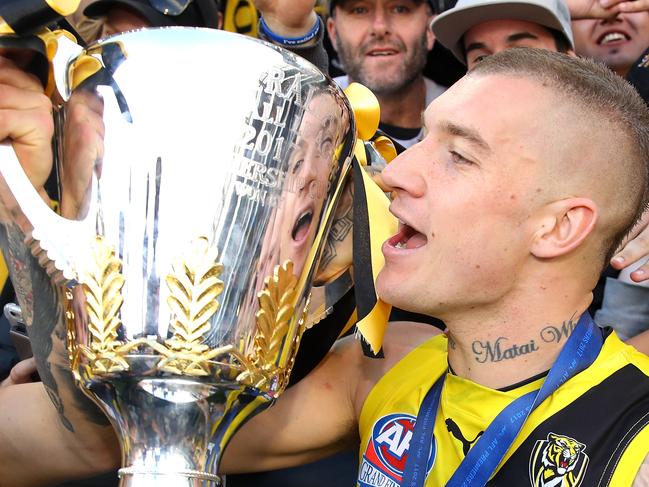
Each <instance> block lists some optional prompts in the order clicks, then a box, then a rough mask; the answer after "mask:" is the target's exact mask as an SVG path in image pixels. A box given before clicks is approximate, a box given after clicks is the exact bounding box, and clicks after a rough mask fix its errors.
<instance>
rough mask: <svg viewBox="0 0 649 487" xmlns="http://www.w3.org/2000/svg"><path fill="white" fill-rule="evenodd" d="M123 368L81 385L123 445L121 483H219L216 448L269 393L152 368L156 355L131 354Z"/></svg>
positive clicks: (146, 486) (207, 486) (148, 486)
mask: <svg viewBox="0 0 649 487" xmlns="http://www.w3.org/2000/svg"><path fill="white" fill-rule="evenodd" d="M124 360H125V361H126V362H127V363H128V365H129V367H128V370H127V371H124V372H120V373H113V374H111V375H110V376H107V377H104V378H100V377H97V376H95V377H94V378H93V379H92V380H89V381H87V382H85V383H84V384H83V385H84V387H85V390H86V392H87V393H89V394H90V395H91V397H93V399H94V400H95V401H97V402H98V404H99V405H100V406H101V407H102V409H103V410H104V412H105V413H106V414H107V415H108V417H109V418H110V419H111V420H112V422H113V425H114V426H115V429H116V431H117V434H118V437H119V439H120V443H121V447H122V465H124V466H125V467H124V468H122V469H120V470H119V472H118V474H119V477H120V479H121V480H120V484H119V485H120V487H154V486H155V487H223V486H224V485H225V480H224V478H223V477H220V476H218V475H216V472H217V471H218V465H219V460H220V455H221V452H222V451H223V448H224V447H225V444H226V443H227V440H228V439H229V437H230V436H231V435H232V434H233V433H234V431H236V429H237V428H238V426H239V425H240V424H241V422H242V421H244V420H245V419H247V418H248V417H250V416H251V415H252V414H254V413H256V412H259V411H260V410H262V409H264V408H265V407H266V406H267V405H268V404H269V403H270V401H271V399H270V398H269V397H267V396H265V395H264V394H263V393H261V392H260V391H258V390H255V389H253V388H250V387H246V386H243V385H241V384H239V383H236V382H234V381H232V380H224V379H220V380H219V378H218V376H219V375H220V376H221V377H228V375H227V374H229V373H230V371H229V369H228V364H222V366H221V367H220V368H219V367H217V365H215V371H214V375H212V376H209V377H189V376H181V375H173V374H168V373H164V372H160V371H156V372H152V371H153V370H155V369H154V367H155V364H156V363H157V361H158V360H159V357H157V356H151V355H129V356H125V357H124Z"/></svg>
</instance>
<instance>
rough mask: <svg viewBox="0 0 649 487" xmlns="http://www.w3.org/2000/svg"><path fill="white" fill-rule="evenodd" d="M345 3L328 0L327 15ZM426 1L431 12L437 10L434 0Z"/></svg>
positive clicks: (343, 1) (341, 0) (343, 0)
mask: <svg viewBox="0 0 649 487" xmlns="http://www.w3.org/2000/svg"><path fill="white" fill-rule="evenodd" d="M341 3H345V0H329V15H331V13H332V12H333V11H334V7H335V6H336V5H338V4H341ZM426 3H427V4H428V5H430V8H432V9H433V12H439V10H438V8H437V4H436V1H435V0H426Z"/></svg>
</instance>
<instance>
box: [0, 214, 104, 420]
mask: <svg viewBox="0 0 649 487" xmlns="http://www.w3.org/2000/svg"><path fill="white" fill-rule="evenodd" d="M0 239H1V240H3V241H4V242H3V247H4V248H5V249H8V253H9V260H8V262H7V264H8V267H9V269H10V273H11V279H12V282H13V283H14V285H15V287H16V294H17V297H18V301H19V304H20V306H21V309H22V310H23V314H24V316H25V317H26V318H27V319H26V324H27V326H28V334H29V338H30V341H31V345H32V351H33V353H34V358H35V360H36V366H37V368H38V373H39V375H40V377H41V380H42V382H43V386H44V387H45V390H46V391H47V394H48V396H49V397H50V400H51V401H52V404H53V405H54V407H55V408H56V411H57V412H58V414H59V418H60V419H61V422H62V424H63V426H64V427H65V428H66V429H68V430H69V431H74V427H73V425H72V422H71V421H70V419H69V417H68V416H66V411H65V406H64V405H65V404H68V406H71V407H72V408H73V409H76V410H77V411H80V412H82V413H83V415H84V416H85V418H86V419H87V420H88V421H90V422H93V423H95V424H100V425H107V424H109V422H108V420H107V419H106V417H105V416H104V415H103V414H102V413H101V412H100V411H99V410H98V408H97V406H95V404H94V403H93V402H92V401H90V399H88V398H87V397H86V396H85V395H84V394H83V392H82V391H81V390H80V389H79V388H78V387H76V385H75V384H74V379H73V377H72V374H71V372H70V369H69V362H68V357H67V350H66V331H65V330H66V328H65V318H64V310H63V307H62V305H61V298H60V296H59V293H58V290H57V288H56V287H55V286H54V285H53V284H52V282H51V280H50V278H49V276H48V275H47V273H46V272H45V270H44V269H43V268H42V267H41V266H40V265H39V263H38V261H37V260H36V258H35V257H34V256H33V255H32V254H31V252H30V250H29V248H28V246H27V245H26V244H25V243H24V242H25V237H24V234H23V233H22V231H21V230H20V229H19V228H18V227H17V226H16V225H13V224H12V225H8V226H6V227H5V226H0ZM57 379H58V382H57ZM63 391H65V395H64V397H65V398H66V399H67V400H64V399H62V392H63ZM70 399H72V401H73V403H74V404H72V405H70V404H69V401H70Z"/></svg>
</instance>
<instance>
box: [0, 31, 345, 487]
mask: <svg viewBox="0 0 649 487" xmlns="http://www.w3.org/2000/svg"><path fill="white" fill-rule="evenodd" d="M66 61H67V62H66V63H65V68H64V69H63V70H59V72H58V73H57V78H58V80H59V91H60V92H61V94H62V95H63V97H64V99H65V100H66V101H65V103H64V104H63V106H62V107H61V108H60V109H58V110H57V111H56V112H55V127H56V131H55V132H56V134H55V141H54V144H53V147H54V149H53V152H54V155H53V156H54V160H55V163H56V164H55V167H56V169H57V178H58V183H59V200H60V204H59V211H58V213H55V212H54V211H52V210H51V209H50V208H49V207H48V205H47V204H46V203H45V202H44V201H43V199H42V198H41V197H39V195H38V194H37V192H36V191H35V190H34V188H33V187H32V186H31V184H30V183H29V181H28V180H27V177H26V175H25V173H24V171H23V170H22V168H21V166H20V165H19V163H18V161H17V159H16V158H15V156H14V155H13V152H12V150H11V149H10V148H9V147H7V146H5V147H3V148H2V153H1V157H2V164H1V166H2V167H1V168H0V174H1V175H2V179H1V181H0V198H1V200H2V206H1V208H0V209H1V213H2V223H3V226H4V228H5V230H6V232H7V234H8V235H9V240H11V235H12V232H13V233H16V232H18V234H24V235H25V236H26V237H25V238H24V239H23V242H24V244H25V245H27V246H28V247H29V249H30V251H31V253H32V255H33V256H34V258H35V259H37V260H38V263H39V264H40V265H41V267H42V269H44V270H45V271H46V272H47V276H49V279H50V281H51V282H53V283H55V285H56V286H57V289H58V291H57V296H58V299H59V302H60V307H61V310H62V313H63V314H64V316H65V322H66V327H67V343H68V355H69V359H70V366H71V369H72V372H73V374H74V377H75V379H76V380H77V382H78V385H79V386H80V387H81V388H82V389H83V391H84V392H85V393H86V394H87V395H89V396H90V397H91V398H92V399H93V400H94V401H95V402H97V404H99V406H100V407H101V409H102V410H103V411H104V412H105V413H106V415H107V416H108V417H109V418H110V420H111V422H112V424H113V426H114V427H115V429H116V431H117V434H118V437H119V439H120V442H121V448H122V467H123V468H121V469H120V471H119V475H120V477H121V478H122V480H121V485H122V486H144V485H156V486H183V485H184V486H196V485H205V486H214V485H221V484H222V481H221V480H220V479H219V477H218V476H217V474H216V472H217V468H218V463H219V455H220V453H221V452H222V450H223V448H224V446H225V445H226V443H227V441H228V439H229V438H230V436H231V435H232V434H233V432H234V431H236V429H237V427H238V426H240V425H241V424H242V422H244V421H245V420H246V419H247V418H249V417H250V416H251V415H252V414H255V413H257V412H259V411H260V410H262V409H263V408H265V407H267V406H268V405H269V404H271V403H272V401H273V400H274V399H275V398H276V397H277V396H278V394H280V393H281V392H282V390H283V389H284V388H285V387H286V384H287V381H288V377H289V375H290V371H291V366H292V364H293V361H294V358H295V354H296V352H297V349H298V347H299V343H300V337H301V335H302V333H303V331H304V328H305V325H306V323H305V316H306V314H307V311H308V306H309V295H310V289H311V283H312V282H313V281H314V278H315V277H316V274H317V272H318V262H319V257H320V251H321V249H322V247H323V241H324V240H325V237H326V233H327V231H328V227H329V225H330V223H331V219H332V215H333V214H334V211H335V206H336V202H337V200H338V198H339V195H340V193H341V189H342V186H343V184H344V180H345V178H346V175H347V172H348V170H349V165H350V161H351V152H352V148H353V144H354V140H355V136H354V125H353V116H352V112H351V109H350V107H349V104H348V101H347V99H346V98H345V96H344V95H343V93H342V92H341V91H340V90H339V89H338V88H337V87H336V86H335V85H334V84H333V83H332V82H331V81H330V80H329V79H328V78H327V77H326V76H324V75H323V74H322V73H321V72H320V71H319V70H318V69H317V68H315V67H314V66H312V65H311V64H310V63H308V62H306V61H305V60H303V59H301V58H299V57H298V56H295V55H294V54H292V53H290V52H287V51H285V50H283V49H280V48H277V47H274V46H270V45H268V44H266V43H263V42H261V41H258V40H254V39H250V38H247V37H243V36H239V35H236V34H230V33H226V32H221V31H215V30H207V29H190V28H165V29H149V30H142V31H136V32H130V33H124V34H120V35H117V36H114V37H111V38H108V39H106V40H103V41H100V42H98V43H96V44H94V45H92V46H90V47H88V48H86V49H83V50H81V51H80V52H76V53H75V54H74V55H72V56H70V58H69V59H67V60H66ZM80 109H82V110H80ZM80 114H82V116H80ZM14 240H15V239H14ZM17 272H19V271H18V270H16V269H12V277H14V278H20V277H22V280H24V279H25V276H16V273H17ZM27 278H29V276H27ZM33 285H37V283H33ZM18 294H19V296H20V295H21V294H22V293H18ZM19 300H20V299H19ZM20 304H21V306H22V307H23V308H29V306H30V303H28V302H21V303H20ZM26 314H28V315H29V313H26ZM35 325H36V326H38V323H35Z"/></svg>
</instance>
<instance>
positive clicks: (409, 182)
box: [377, 146, 426, 198]
mask: <svg viewBox="0 0 649 487" xmlns="http://www.w3.org/2000/svg"><path fill="white" fill-rule="evenodd" d="M417 152H418V149H417V147H416V146H415V147H411V148H410V149H408V150H406V152H404V153H402V154H400V155H399V156H398V157H397V158H396V159H394V160H393V161H392V162H391V163H390V164H388V166H387V167H386V168H385V169H384V170H383V171H382V172H381V177H380V179H379V181H377V182H378V183H379V186H381V188H382V189H383V191H385V192H388V191H389V192H390V193H391V195H392V197H393V198H394V196H395V194H399V192H405V193H408V195H410V196H411V197H413V198H419V197H421V196H423V195H424V194H425V192H426V182H425V180H424V177H423V174H422V173H421V170H420V164H419V163H418V161H419V158H418V157H417Z"/></svg>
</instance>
